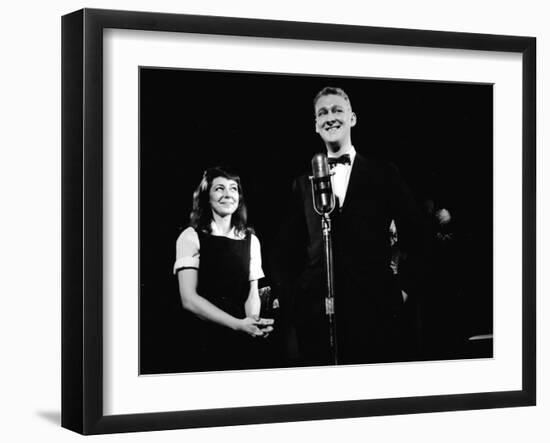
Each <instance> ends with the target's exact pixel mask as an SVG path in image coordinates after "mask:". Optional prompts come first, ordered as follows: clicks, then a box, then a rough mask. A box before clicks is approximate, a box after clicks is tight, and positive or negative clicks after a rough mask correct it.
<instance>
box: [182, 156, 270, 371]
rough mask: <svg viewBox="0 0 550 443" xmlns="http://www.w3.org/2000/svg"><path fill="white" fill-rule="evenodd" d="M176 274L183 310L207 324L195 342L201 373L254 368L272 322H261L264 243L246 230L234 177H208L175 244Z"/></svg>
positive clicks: (216, 171) (221, 173)
mask: <svg viewBox="0 0 550 443" xmlns="http://www.w3.org/2000/svg"><path fill="white" fill-rule="evenodd" d="M174 273H175V274H177V277H178V283H179V290H180V296H181V301H182V304H183V307H184V308H185V309H187V310H188V311H190V312H192V313H193V314H195V315H196V316H197V317H199V318H200V319H202V320H204V322H201V323H200V328H199V330H198V331H197V337H196V339H197V340H199V343H200V350H201V359H202V360H201V363H200V369H204V370H215V369H239V368H247V367H254V366H255V359H254V348H255V346H256V345H254V341H255V340H254V339H257V338H258V337H267V336H268V335H269V333H270V332H271V331H272V330H273V327H272V326H271V325H272V324H273V320H272V319H261V318H260V317H259V315H260V307H261V303H260V297H259V294H258V279H260V278H262V277H263V276H264V274H263V271H262V266H261V252H260V243H259V241H258V238H257V237H256V236H255V235H254V234H253V232H252V230H251V229H250V228H248V227H247V225H246V206H245V204H244V199H243V193H242V187H241V182H240V179H239V177H238V176H237V175H236V174H233V173H231V172H230V171H227V170H225V169H222V168H219V167H216V168H210V169H207V170H206V171H205V172H204V174H203V178H202V180H201V182H200V184H199V186H198V188H197V190H196V191H195V193H194V194H193V211H192V212H191V216H190V226H189V227H188V228H187V229H185V230H184V231H183V232H182V233H181V235H180V236H179V237H178V240H177V242H176V262H175V264H174ZM193 339H195V337H193Z"/></svg>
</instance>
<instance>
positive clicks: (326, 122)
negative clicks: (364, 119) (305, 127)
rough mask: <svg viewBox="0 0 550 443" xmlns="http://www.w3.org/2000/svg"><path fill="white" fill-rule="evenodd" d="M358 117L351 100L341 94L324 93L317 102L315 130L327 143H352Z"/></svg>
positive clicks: (336, 144) (334, 144)
mask: <svg viewBox="0 0 550 443" xmlns="http://www.w3.org/2000/svg"><path fill="white" fill-rule="evenodd" d="M355 122H356V117H355V114H354V113H353V112H352V110H351V106H350V104H349V102H348V101H347V100H346V99H345V98H344V97H342V96H340V95H323V96H321V97H320V98H319V99H318V100H317V103H315V132H317V133H318V134H319V135H320V136H321V138H322V139H323V141H324V142H325V143H326V144H327V145H332V146H343V145H345V144H348V143H351V128H352V127H354V126H355Z"/></svg>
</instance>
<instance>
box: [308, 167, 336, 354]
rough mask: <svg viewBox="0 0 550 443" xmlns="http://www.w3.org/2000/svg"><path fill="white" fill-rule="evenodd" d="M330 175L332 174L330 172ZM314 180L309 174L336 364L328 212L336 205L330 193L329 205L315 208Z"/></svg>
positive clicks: (330, 336)
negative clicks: (317, 217)
mask: <svg viewBox="0 0 550 443" xmlns="http://www.w3.org/2000/svg"><path fill="white" fill-rule="evenodd" d="M330 175H332V174H330ZM314 180H315V177H313V176H311V177H310V181H311V195H312V199H313V202H314V204H313V209H314V210H315V212H316V213H317V214H319V215H320V216H321V223H322V232H323V249H324V255H325V272H326V276H327V286H326V290H327V293H326V297H325V313H326V315H327V317H328V323H329V340H330V352H331V357H332V361H333V362H334V364H335V365H337V364H338V345H337V342H336V315H335V309H334V269H333V268H334V264H333V257H332V235H331V220H330V213H331V212H332V211H333V209H334V207H335V205H336V199H335V198H334V194H331V197H330V204H329V207H328V208H327V207H324V206H322V205H320V206H321V207H320V208H317V206H316V204H315V192H314Z"/></svg>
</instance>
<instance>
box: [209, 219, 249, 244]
mask: <svg viewBox="0 0 550 443" xmlns="http://www.w3.org/2000/svg"><path fill="white" fill-rule="evenodd" d="M210 228H211V234H212V235H214V236H216V237H227V238H232V239H234V240H242V236H238V235H237V231H236V230H235V227H234V226H233V227H232V228H231V229H230V231H229V232H228V233H227V235H225V234H223V233H222V232H221V231H220V229H219V228H218V225H217V224H216V223H215V222H214V220H212V221H211V222H210Z"/></svg>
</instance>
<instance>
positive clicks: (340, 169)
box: [328, 146, 357, 208]
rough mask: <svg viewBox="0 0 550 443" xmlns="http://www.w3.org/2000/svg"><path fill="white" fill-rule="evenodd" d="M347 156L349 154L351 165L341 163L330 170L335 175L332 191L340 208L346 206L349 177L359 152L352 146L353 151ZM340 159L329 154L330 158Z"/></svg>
mask: <svg viewBox="0 0 550 443" xmlns="http://www.w3.org/2000/svg"><path fill="white" fill-rule="evenodd" d="M346 154H349V158H350V161H351V164H349V165H343V164H341V163H338V164H336V165H333V166H331V169H330V172H331V173H333V175H332V190H333V191H334V195H335V196H336V198H337V199H338V203H339V205H340V208H341V207H342V206H344V200H345V198H346V192H347V190H348V184H349V177H350V175H351V168H352V167H353V162H354V161H355V155H356V154H357V152H356V151H355V148H354V147H353V146H352V147H351V149H350V150H349V151H348V152H347V153H346ZM338 157H339V156H338V155H334V154H332V155H331V153H329V154H328V158H338Z"/></svg>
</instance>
